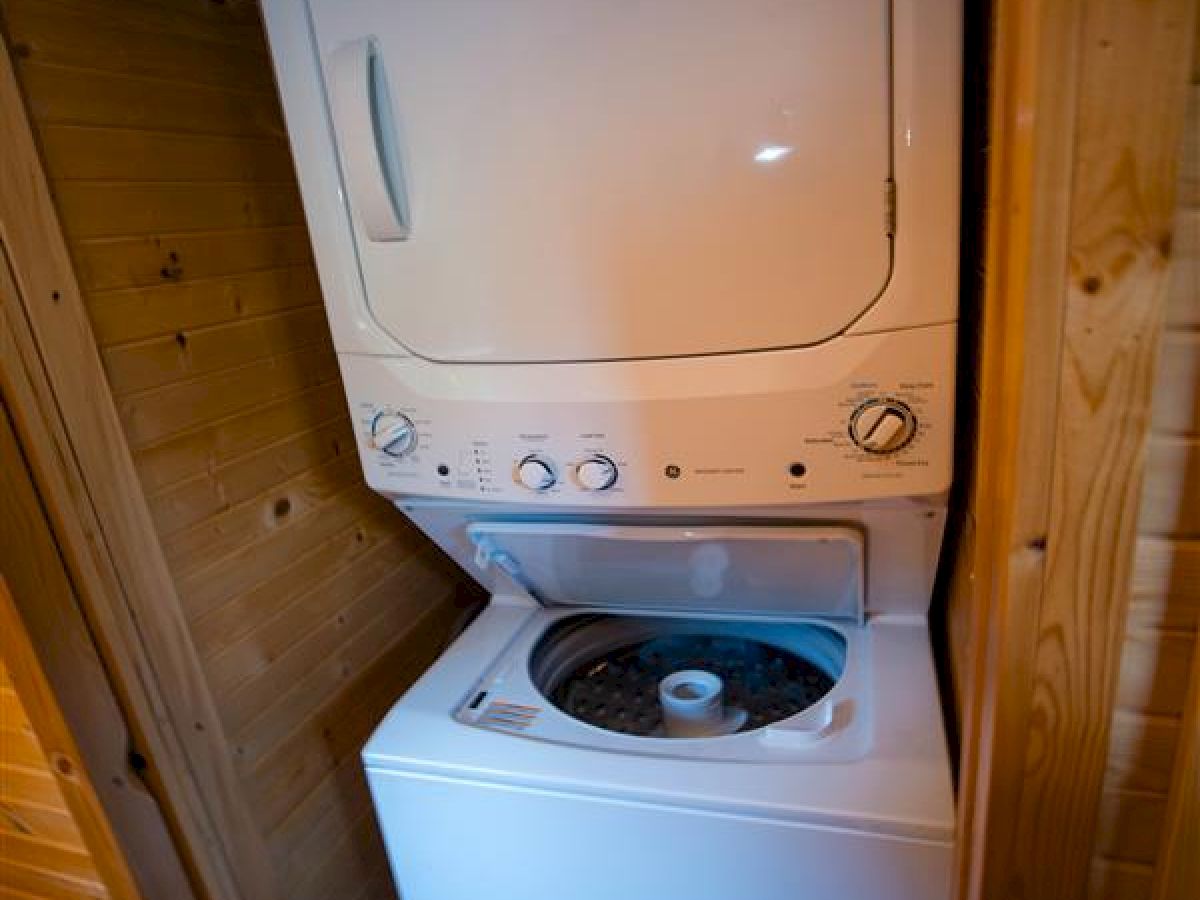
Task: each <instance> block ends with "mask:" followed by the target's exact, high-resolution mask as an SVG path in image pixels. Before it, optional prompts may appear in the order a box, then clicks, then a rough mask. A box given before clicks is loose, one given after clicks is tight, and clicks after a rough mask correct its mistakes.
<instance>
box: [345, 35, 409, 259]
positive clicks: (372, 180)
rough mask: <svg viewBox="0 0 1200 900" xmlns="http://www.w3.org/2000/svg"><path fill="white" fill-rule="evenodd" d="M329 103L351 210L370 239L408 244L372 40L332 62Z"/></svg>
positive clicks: (392, 127)
mask: <svg viewBox="0 0 1200 900" xmlns="http://www.w3.org/2000/svg"><path fill="white" fill-rule="evenodd" d="M329 82H330V85H329V88H330V90H329V95H330V96H329V99H330V105H331V106H332V113H333V126H334V131H335V132H336V137H337V144H338V152H339V154H340V155H341V160H342V176H343V178H344V180H345V184H346V193H347V198H348V200H349V203H350V208H351V210H352V212H353V213H354V214H355V215H356V216H357V217H358V220H359V222H360V224H361V225H362V229H363V231H364V232H366V235H367V237H368V238H369V239H370V240H372V241H403V240H407V239H408V237H409V235H410V234H411V231H412V226H411V222H410V220H409V210H408V191H407V187H406V185H405V178H404V165H403V160H402V156H401V152H400V142H399V133H398V130H397V127H396V126H397V122H396V120H395V117H394V114H393V111H392V102H391V97H390V96H389V93H388V85H387V72H386V70H385V69H384V65H383V57H382V55H381V53H380V49H379V45H378V43H377V42H376V40H375V39H374V38H371V37H365V38H360V39H359V40H357V41H352V42H351V43H349V44H345V45H343V46H341V47H339V48H338V49H337V50H335V51H334V52H333V54H332V55H331V56H330V58H329Z"/></svg>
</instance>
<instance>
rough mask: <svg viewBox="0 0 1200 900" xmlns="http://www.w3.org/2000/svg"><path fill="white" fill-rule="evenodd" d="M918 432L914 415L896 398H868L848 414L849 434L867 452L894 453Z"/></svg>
mask: <svg viewBox="0 0 1200 900" xmlns="http://www.w3.org/2000/svg"><path fill="white" fill-rule="evenodd" d="M916 432H917V417H916V416H915V415H913V411H912V410H911V409H909V407H908V405H907V404H905V403H901V402H900V401H899V400H891V399H887V398H876V399H873V400H868V401H866V402H865V403H863V404H862V405H861V406H859V407H858V409H856V410H855V411H854V414H853V415H852V416H851V417H850V437H851V438H852V439H853V441H854V443H856V444H858V446H859V447H861V448H862V449H863V450H866V451H867V452H868V453H876V454H881V455H882V454H886V453H895V452H896V451H897V450H900V449H902V448H904V447H906V446H908V443H909V441H911V440H912V439H913V435H914V434H916Z"/></svg>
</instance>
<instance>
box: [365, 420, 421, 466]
mask: <svg viewBox="0 0 1200 900" xmlns="http://www.w3.org/2000/svg"><path fill="white" fill-rule="evenodd" d="M371 446H372V447H374V448H375V449H376V450H379V451H381V452H383V453H386V454H387V455H388V456H391V457H394V458H396V459H400V458H401V457H404V456H408V454H410V453H412V452H413V451H414V450H416V449H417V426H416V425H415V424H414V423H413V420H412V419H410V418H409V417H408V416H406V415H403V414H402V413H395V412H387V411H385V412H381V413H379V414H378V415H377V416H375V418H374V419H372V420H371Z"/></svg>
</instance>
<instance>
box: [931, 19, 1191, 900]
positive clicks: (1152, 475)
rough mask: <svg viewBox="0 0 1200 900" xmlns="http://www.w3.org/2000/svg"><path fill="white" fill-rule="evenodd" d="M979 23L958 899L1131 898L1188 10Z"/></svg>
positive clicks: (1160, 520)
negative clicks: (986, 65) (988, 49)
mask: <svg viewBox="0 0 1200 900" xmlns="http://www.w3.org/2000/svg"><path fill="white" fill-rule="evenodd" d="M993 8H994V11H995V18H994V22H995V30H994V41H993V53H994V58H995V66H994V68H993V92H992V101H991V109H992V113H991V123H992V129H991V133H990V137H991V144H990V157H991V169H990V176H989V197H988V245H987V250H986V258H985V278H986V290H985V303H984V329H983V349H982V359H981V366H980V369H981V373H982V379H981V385H982V391H981V392H982V396H983V406H982V409H981V414H980V421H979V440H978V444H977V452H976V458H975V463H976V465H975V473H976V481H975V483H974V484H973V485H972V491H971V500H970V502H971V508H972V512H973V513H974V515H975V539H974V543H973V546H972V547H968V548H966V552H968V553H969V554H971V559H970V560H969V561H967V562H966V563H965V566H966V570H967V575H966V577H965V578H962V579H960V580H959V581H958V584H959V585H961V586H962V587H961V594H960V595H959V596H957V597H955V598H954V603H955V605H956V607H957V610H954V611H955V612H956V613H957V614H958V615H959V616H961V617H964V618H966V619H967V620H968V621H971V620H973V621H972V626H971V628H970V630H969V640H970V641H971V646H970V650H971V653H970V655H969V657H968V659H969V666H970V668H969V671H968V673H967V676H968V679H967V684H968V685H969V686H970V689H969V690H968V691H967V693H966V703H965V704H964V717H963V718H964V741H963V753H962V757H961V758H962V760H963V766H962V771H961V779H960V821H961V823H962V832H961V836H962V839H961V840H960V842H959V860H960V867H959V885H960V890H961V892H962V896H965V897H971V898H978V900H1003V898H1013V900H1016V898H1020V900H1039V898H1046V900H1050V898H1054V900H1069V898H1082V897H1085V896H1088V895H1089V893H1090V895H1091V896H1093V897H1106V898H1133V897H1144V896H1146V895H1147V891H1148V890H1149V888H1150V886H1151V884H1152V883H1153V866H1152V863H1153V861H1154V859H1155V855H1156V851H1157V846H1158V841H1159V836H1160V835H1161V834H1162V833H1163V815H1164V810H1165V808H1166V802H1165V800H1166V796H1165V790H1164V785H1166V784H1168V783H1169V782H1170V780H1171V778H1172V775H1171V771H1170V770H1171V768H1172V765H1173V759H1172V757H1173V756H1174V755H1175V754H1176V753H1177V749H1176V748H1177V747H1178V746H1179V743H1180V739H1181V729H1180V726H1179V723H1178V720H1177V714H1178V712H1179V710H1180V709H1181V706H1182V701H1181V698H1180V696H1179V694H1178V691H1177V685H1176V683H1175V682H1177V681H1180V680H1182V679H1183V675H1184V673H1185V672H1186V671H1187V660H1188V657H1189V654H1190V651H1191V646H1190V645H1191V643H1192V637H1191V636H1190V635H1189V634H1188V633H1187V630H1186V629H1187V627H1188V626H1187V624H1186V623H1188V622H1189V620H1191V621H1194V609H1189V604H1187V603H1183V604H1178V603H1175V602H1173V600H1174V596H1175V595H1176V593H1177V591H1178V589H1177V588H1176V587H1175V584H1174V582H1173V579H1172V577H1171V576H1172V573H1173V572H1174V571H1175V570H1176V567H1177V566H1182V567H1183V568H1184V569H1188V568H1190V567H1191V562H1192V558H1191V553H1190V552H1189V548H1188V547H1187V546H1184V545H1181V544H1180V543H1179V542H1178V539H1179V538H1181V537H1186V536H1187V535H1188V534H1189V533H1190V527H1191V526H1190V525H1188V523H1187V518H1188V517H1189V516H1191V515H1192V514H1193V513H1192V512H1190V511H1189V510H1188V509H1187V507H1188V504H1187V503H1186V502H1183V501H1182V497H1185V496H1187V494H1186V493H1185V492H1186V491H1188V490H1190V485H1191V481H1190V480H1189V477H1188V476H1186V475H1181V474H1180V472H1179V469H1178V468H1177V466H1176V464H1177V463H1178V462H1179V461H1180V460H1184V461H1186V460H1187V459H1188V458H1189V455H1190V448H1189V443H1190V441H1191V438H1190V435H1189V433H1188V432H1187V430H1186V429H1188V428H1190V427H1191V426H1190V424H1189V423H1190V422H1191V420H1192V419H1193V415H1192V412H1191V409H1192V403H1193V401H1192V400H1191V399H1190V398H1191V396H1192V395H1191V394H1190V393H1186V392H1185V393H1184V394H1183V397H1184V399H1183V401H1182V407H1180V406H1175V405H1171V406H1170V407H1169V408H1168V407H1167V406H1163V405H1161V404H1160V405H1159V407H1158V409H1157V410H1156V411H1155V412H1154V414H1153V415H1152V413H1151V405H1152V400H1153V398H1154V393H1155V392H1154V386H1155V385H1154V382H1155V376H1156V373H1157V372H1159V371H1163V369H1164V368H1165V369H1166V370H1168V371H1170V372H1174V373H1180V372H1186V371H1189V370H1190V367H1191V362H1190V361H1189V358H1188V354H1189V352H1190V350H1189V346H1188V345H1189V342H1188V341H1187V340H1179V341H1175V340H1169V341H1168V343H1169V344H1170V346H1169V347H1168V352H1169V353H1170V356H1169V358H1168V357H1165V356H1164V357H1161V358H1160V357H1159V356H1158V354H1157V351H1158V347H1159V343H1160V336H1161V334H1162V331H1163V323H1164V321H1165V322H1170V323H1172V327H1174V326H1175V325H1182V323H1185V322H1194V321H1195V320H1194V318H1193V314H1192V313H1191V312H1190V311H1189V310H1188V309H1187V303H1186V301H1185V299H1184V298H1183V296H1182V294H1181V290H1180V289H1179V288H1178V287H1177V286H1176V285H1175V284H1173V283H1172V282H1171V280H1170V279H1169V275H1170V268H1169V263H1170V261H1171V260H1172V259H1173V258H1174V257H1175V256H1176V255H1177V254H1178V249H1177V247H1176V246H1175V245H1176V240H1177V238H1178V236H1175V237H1173V236H1172V231H1173V220H1174V219H1175V212H1176V196H1177V194H1179V193H1182V194H1183V195H1185V196H1186V195H1187V194H1188V191H1189V189H1188V187H1187V184H1186V182H1187V178H1186V173H1185V177H1184V179H1183V180H1184V182H1185V184H1184V187H1183V190H1182V191H1179V190H1178V186H1179V183H1180V181H1179V177H1178V176H1179V166H1178V161H1179V147H1180V143H1181V139H1182V133H1183V124H1184V113H1185V108H1186V106H1187V102H1188V88H1187V78H1188V72H1189V70H1190V50H1191V42H1192V35H1193V30H1192V29H1193V22H1194V18H1195V15H1196V8H1195V4H1194V3H1192V2H1190V0H1149V2H1143V3H1131V2H1125V0H1087V2H1083V3H1073V2H1058V0H1039V2H1019V0H1014V2H1007V0H997V2H996V3H995V4H994V7H993ZM1152 427H1156V428H1158V429H1159V430H1158V432H1157V433H1155V434H1153V435H1152V436H1151V434H1150V431H1151V428H1152ZM1169 442H1175V444H1182V448H1180V447H1177V446H1175V445H1174V444H1172V445H1171V446H1170V447H1168V449H1167V450H1165V451H1157V452H1156V450H1155V448H1156V447H1158V446H1159V445H1160V444H1161V445H1164V446H1165V445H1166V444H1168V443H1169ZM1148 458H1151V459H1157V460H1159V461H1160V463H1161V464H1153V463H1151V464H1149V465H1147V462H1146V461H1147V459H1148ZM1143 488H1144V493H1145V495H1146V496H1153V497H1156V498H1157V499H1158V500H1159V502H1157V503H1151V504H1144V503H1142V502H1141V500H1142V497H1143ZM1181 516H1182V521H1183V525H1182V526H1181V525H1180V522H1181ZM1148 523H1149V524H1148ZM1181 527H1182V529H1183V530H1182V532H1181V531H1180V530H1179V529H1180V528H1181ZM1142 550H1144V551H1145V552H1146V556H1145V557H1144V558H1139V557H1138V554H1139V552H1140V551H1142ZM1131 582H1132V583H1134V584H1137V585H1139V587H1138V590H1139V591H1140V594H1139V595H1138V596H1137V597H1135V598H1134V599H1133V600H1132V602H1131V598H1130V591H1129V586H1130V584H1131ZM1131 614H1132V615H1136V617H1137V619H1138V621H1139V623H1140V625H1139V628H1140V629H1160V628H1165V627H1166V625H1165V623H1172V626H1171V627H1174V626H1175V625H1179V626H1182V629H1181V630H1179V631H1178V633H1172V634H1165V633H1164V634H1158V633H1157V632H1156V633H1153V634H1147V633H1143V632H1142V631H1137V632H1133V631H1130V630H1129V629H1128V628H1127V620H1128V616H1129V615H1131ZM1122 669H1124V672H1126V673H1127V674H1128V677H1127V678H1124V679H1123V678H1122V677H1121V673H1122ZM1114 707H1116V708H1117V709H1118V712H1117V713H1116V714H1115V715H1114V712H1113V710H1114ZM1089 881H1090V883H1089Z"/></svg>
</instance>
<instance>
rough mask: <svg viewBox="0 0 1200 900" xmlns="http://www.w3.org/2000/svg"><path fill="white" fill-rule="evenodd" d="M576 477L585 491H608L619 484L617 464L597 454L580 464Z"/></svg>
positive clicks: (576, 470)
mask: <svg viewBox="0 0 1200 900" xmlns="http://www.w3.org/2000/svg"><path fill="white" fill-rule="evenodd" d="M575 476H576V477H577V478H578V479H579V485H580V487H582V488H583V489H584V490H585V491H606V490H608V489H609V488H610V487H612V486H613V485H614V484H616V483H617V464H616V463H614V462H613V461H612V460H611V459H609V458H608V457H607V456H604V455H603V454H600V453H596V454H594V455H592V456H589V457H588V458H587V459H585V460H583V461H582V462H581V463H580V464H579V466H578V467H577V468H576V469H575Z"/></svg>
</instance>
